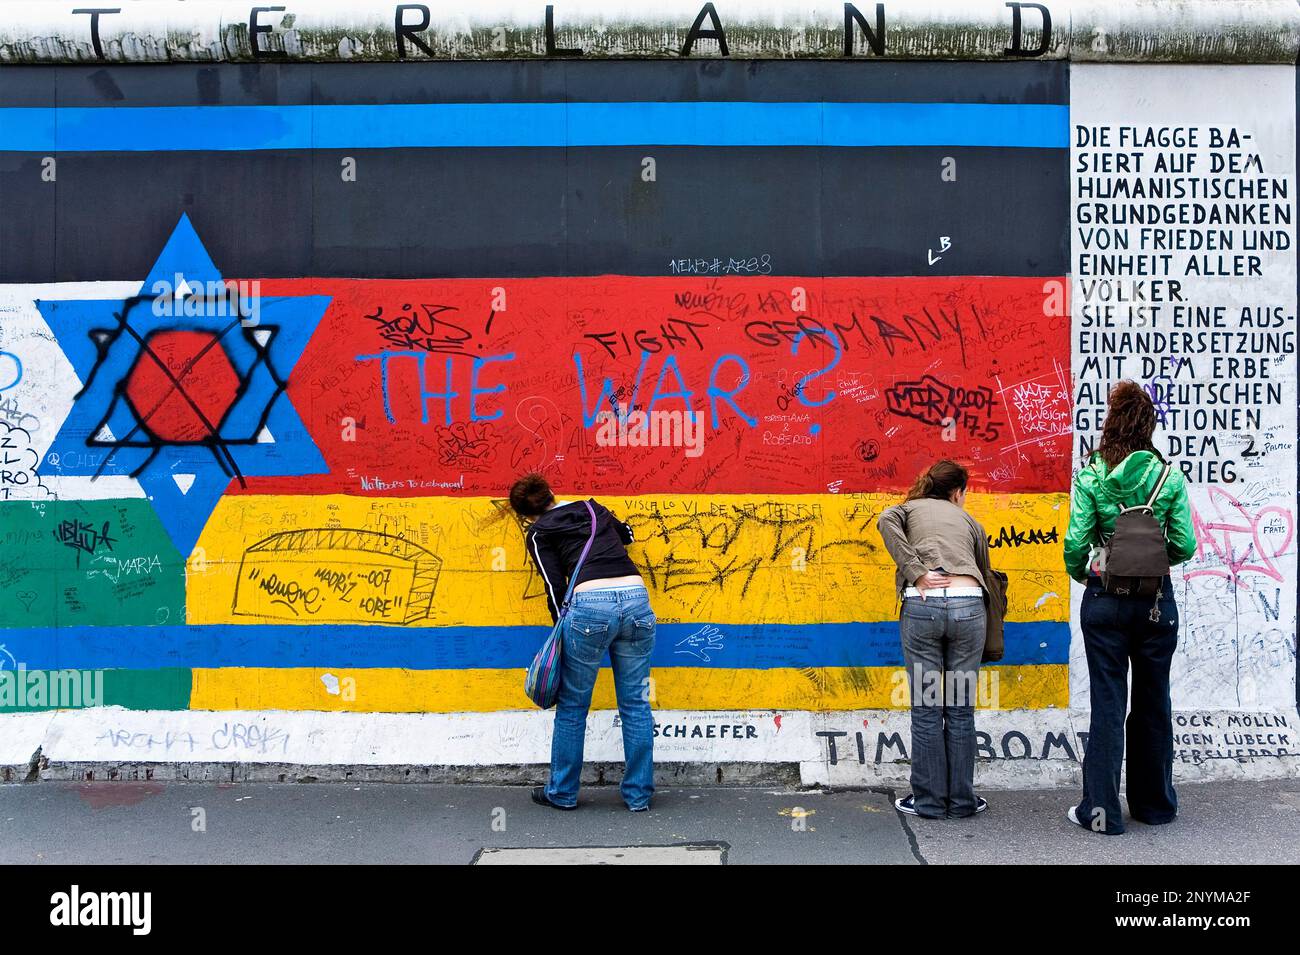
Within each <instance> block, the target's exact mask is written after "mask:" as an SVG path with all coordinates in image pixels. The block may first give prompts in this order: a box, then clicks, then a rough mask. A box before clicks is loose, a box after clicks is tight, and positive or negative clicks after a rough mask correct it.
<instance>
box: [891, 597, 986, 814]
mask: <svg viewBox="0 0 1300 955" xmlns="http://www.w3.org/2000/svg"><path fill="white" fill-rule="evenodd" d="M984 617H985V610H984V598H983V597H927V598H926V599H925V600H922V599H921V598H919V597H907V598H905V599H904V600H903V610H902V614H901V615H900V616H899V624H898V625H899V629H900V631H901V632H902V636H903V659H904V661H905V662H906V664H907V679H908V684H909V688H910V692H911V701H912V795H913V797H914V799H915V805H916V811H917V813H918V814H919V815H921V816H925V817H928V818H933V819H941V818H943V817H944V816H955V817H962V816H971V815H974V813H975V702H976V697H977V686H978V679H979V667H980V657H981V656H983V655H984Z"/></svg>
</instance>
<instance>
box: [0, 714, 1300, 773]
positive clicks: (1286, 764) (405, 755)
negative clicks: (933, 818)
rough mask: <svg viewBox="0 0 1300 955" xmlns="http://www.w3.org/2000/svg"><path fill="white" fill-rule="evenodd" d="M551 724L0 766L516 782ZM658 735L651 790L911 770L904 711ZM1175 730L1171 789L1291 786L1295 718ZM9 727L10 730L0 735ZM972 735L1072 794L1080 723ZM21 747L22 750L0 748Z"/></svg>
mask: <svg viewBox="0 0 1300 955" xmlns="http://www.w3.org/2000/svg"><path fill="white" fill-rule="evenodd" d="M33 717H39V718H42V719H44V721H45V722H44V724H43V725H42V724H41V723H39V722H38V721H37V720H36V719H32V718H33ZM615 717H616V714H615V713H613V712H609V711H598V712H595V713H593V714H592V716H591V718H590V720H589V723H588V741H587V758H588V760H589V765H588V766H587V768H586V770H585V772H584V776H585V777H586V779H587V781H588V782H589V783H594V784H599V783H602V782H614V781H617V779H618V778H619V776H620V774H621V757H622V745H621V729H620V728H619V727H618V726H616V725H615ZM552 719H553V717H552V714H550V713H543V712H540V711H533V712H507V713H469V714H403V713H365V714H362V713H315V712H308V713H304V712H293V713H290V712H280V711H271V712H261V711H259V712H239V711H230V712H210V711H180V712H177V711H168V712H163V711H132V710H125V709H121V708H118V707H104V708H99V709H93V710H63V711H60V712H58V713H55V714H53V715H51V714H14V715H8V716H4V717H0V727H2V728H3V729H4V730H6V731H4V732H0V737H3V738H4V739H5V740H6V749H5V752H6V754H8V753H11V752H12V753H14V754H18V753H20V751H21V750H22V749H23V748H24V747H30V748H28V749H27V751H26V753H23V754H22V755H21V757H20V758H19V757H15V756H11V757H10V758H8V759H7V760H6V762H7V763H8V764H11V765H16V766H25V765H26V764H27V762H28V761H29V760H30V758H31V756H32V754H33V753H35V752H36V750H37V749H38V748H39V750H40V777H41V778H42V779H89V778H94V779H129V780H140V779H149V780H194V781H235V782H238V781H285V782H290V781H303V782H307V781H348V780H359V781H391V782H403V781H412V782H502V783H526V782H535V781H538V780H539V779H540V778H541V777H542V774H543V772H544V766H545V764H546V761H547V759H548V754H549V740H550V729H551V721H552ZM656 721H657V723H658V726H659V731H660V738H659V739H657V740H656V761H657V764H658V771H659V773H658V774H659V778H660V780H661V781H662V782H663V783H664V784H674V785H685V784H700V785H719V784H722V785H727V784H755V783H759V784H766V783H768V782H774V783H775V782H782V783H785V784H791V783H794V782H796V781H797V782H798V783H801V784H803V785H827V786H870V785H905V784H906V782H907V776H908V773H909V769H910V761H909V757H908V753H907V747H909V746H910V743H911V739H910V727H909V718H908V714H907V713H906V712H895V711H886V710H861V711H853V712H834V713H809V712H795V713H784V714H780V713H771V712H724V713H716V712H715V713H686V712H672V711H660V712H657V713H656ZM1174 723H1175V726H1174V730H1175V743H1174V750H1175V777H1176V778H1177V779H1179V780H1183V781H1211V780H1219V779H1266V778H1284V777H1287V776H1295V775H1297V774H1300V746H1298V745H1297V742H1296V728H1297V726H1300V717H1298V716H1297V713H1296V712H1295V711H1294V710H1291V711H1286V712H1241V711H1225V710H1216V711H1177V712H1176V713H1175V715H1174ZM10 725H12V726H13V727H14V730H15V732H13V733H10V732H7V730H8V728H9V726H10ZM724 726H725V727H727V730H726V732H725V735H724V734H722V729H721V728H722V727H724ZM976 729H977V732H978V733H979V737H978V738H979V746H980V750H979V755H980V760H979V764H978V769H977V779H978V781H979V782H980V784H981V785H984V786H989V787H1004V788H1043V787H1055V786H1068V785H1075V784H1077V783H1078V772H1079V757H1080V756H1081V755H1082V754H1083V751H1084V744H1085V742H1086V734H1087V730H1088V713H1087V712H1086V711H1079V710H1071V711H1067V710H1050V711H1012V712H1006V711H1003V712H981V713H979V714H978V715H977V717H976ZM710 734H712V735H710ZM20 735H21V738H22V739H23V742H22V743H21V744H18V743H14V744H10V743H9V741H10V740H13V739H18V738H19V737H20ZM832 741H833V742H834V754H833V755H832V752H831V743H832ZM738 754H739V755H742V756H743V758H740V759H738V758H737V756H738ZM796 767H797V770H796ZM24 777H25V773H24Z"/></svg>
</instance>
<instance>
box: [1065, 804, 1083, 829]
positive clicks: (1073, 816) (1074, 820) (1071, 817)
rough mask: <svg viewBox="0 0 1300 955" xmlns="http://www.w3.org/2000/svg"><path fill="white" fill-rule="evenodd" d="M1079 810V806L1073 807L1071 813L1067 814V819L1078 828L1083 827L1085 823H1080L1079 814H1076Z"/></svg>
mask: <svg viewBox="0 0 1300 955" xmlns="http://www.w3.org/2000/svg"><path fill="white" fill-rule="evenodd" d="M1078 808H1079V807H1078V806H1071V807H1070V810H1069V812H1067V813H1066V814H1065V818H1066V819H1069V820H1070V821H1071V822H1072V823H1074V824H1075V825H1076V826H1082V825H1083V823H1081V822H1080V821H1079V814H1078V813H1077V812H1075V810H1076V809H1078Z"/></svg>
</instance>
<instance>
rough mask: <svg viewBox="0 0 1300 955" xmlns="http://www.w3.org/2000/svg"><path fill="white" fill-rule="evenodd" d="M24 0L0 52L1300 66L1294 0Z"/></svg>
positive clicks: (124, 58) (39, 55)
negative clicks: (612, 0)
mask: <svg viewBox="0 0 1300 955" xmlns="http://www.w3.org/2000/svg"><path fill="white" fill-rule="evenodd" d="M10 6H11V7H12V8H13V9H10V10H6V11H5V17H4V22H3V23H0V64H3V63H96V62H129V63H159V62H175V61H190V62H212V61H222V60H227V61H245V62H247V61H253V60H261V61H265V60H267V59H270V60H272V61H277V60H278V61H290V62H292V61H299V62H314V61H315V62H331V61H332V62H348V61H358V62H365V61H384V60H398V59H407V60H416V61H418V60H429V59H517V58H526V57H545V56H557V55H563V56H584V57H592V58H600V57H633V58H656V57H682V56H690V57H703V58H716V57H718V56H720V55H721V54H722V41H725V43H726V52H727V55H729V56H731V57H736V58H774V59H787V58H795V57H805V58H806V57H820V58H843V57H844V56H845V48H846V39H847V41H848V45H849V50H850V53H851V55H852V56H854V57H858V58H866V57H869V58H893V59H946V60H1014V59H1023V58H1025V57H1040V58H1045V59H1067V58H1068V59H1075V60H1093V61H1098V60H1105V61H1111V62H1223V63H1291V62H1294V61H1295V57H1296V50H1297V46H1298V45H1300V10H1297V8H1296V4H1295V3H1293V2H1291V0H1236V2H1233V3H1226V2H1222V0H1164V2H1160V3H1148V4H1134V3H1124V2H1118V0H1074V2H1066V0H1042V2H1041V3H1024V4H1005V3H1001V2H996V0H980V2H971V0H962V2H958V0H925V2H912V0H909V2H907V3H903V2H899V0H887V2H885V3H881V4H876V3H857V4H855V7H856V9H857V11H858V13H859V15H860V16H861V21H860V23H859V22H858V21H850V22H849V23H848V24H847V25H846V11H845V5H844V4H843V3H841V2H838V0H834V2H832V0H815V2H812V3H807V2H804V0H773V2H767V3H763V4H747V3H741V2H739V0H721V2H716V3H714V4H712V7H713V8H714V14H715V17H716V20H715V19H713V18H710V17H709V16H708V15H707V14H706V13H704V12H703V10H702V8H704V7H705V4H703V3H701V2H699V0H663V2H660V3H656V4H653V5H650V6H636V7H633V6H631V5H630V4H623V5H619V4H614V5H612V6H611V5H609V4H604V3H599V2H597V0H564V2H560V3H555V4H552V5H550V6H548V5H545V4H541V3H538V4H536V5H528V4H522V5H521V4H518V3H513V2H509V0H476V2H473V3H461V4H432V3H429V4H424V5H417V4H411V5H408V8H407V9H406V10H404V11H403V12H402V13H401V14H398V13H397V10H398V5H397V4H395V3H392V2H390V0H312V2H310V3H302V2H300V3H292V2H290V3H286V4H284V5H283V6H276V7H255V5H254V4H251V3H249V4H239V3H228V2H225V0H187V2H184V3H182V2H179V0H140V2H136V3H132V4H127V5H125V6H124V7H121V8H116V9H113V8H108V9H103V10H101V11H100V12H99V13H97V14H96V13H94V12H93V8H83V7H79V6H77V5H75V4H28V5H18V4H11V5H10ZM421 6H422V7H423V8H421ZM552 8H553V10H552ZM548 10H551V11H552V15H551V17H550V18H549V22H548V18H547V16H546V13H547V11H548ZM74 11H77V12H74ZM399 16H400V18H401V19H400V21H399V20H398V17H399ZM1049 20H1050V30H1045V27H1047V26H1048V22H1047V21H1049ZM697 21H698V23H697ZM882 21H883V23H882ZM399 22H400V23H401V24H402V29H401V30H400V31H399V30H398V23H399ZM864 26H865V28H866V30H870V31H871V33H872V35H871V36H868V34H867V32H866V30H864V28H863V27H864ZM882 26H883V29H882ZM719 27H720V28H721V31H722V38H721V40H720V39H719V37H718V35H717V31H718V28H719ZM846 27H847V29H846ZM399 34H400V37H399ZM846 34H847V37H846ZM873 47H874V48H873Z"/></svg>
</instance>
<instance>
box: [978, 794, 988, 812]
mask: <svg viewBox="0 0 1300 955" xmlns="http://www.w3.org/2000/svg"><path fill="white" fill-rule="evenodd" d="M988 808H989V801H988V800H987V799H985V798H984V797H983V796H976V797H975V812H976V814H978V813H981V812H984V810H986V809H988Z"/></svg>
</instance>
